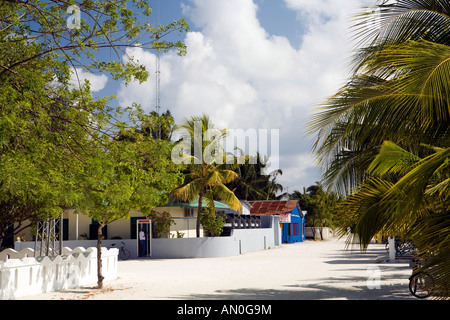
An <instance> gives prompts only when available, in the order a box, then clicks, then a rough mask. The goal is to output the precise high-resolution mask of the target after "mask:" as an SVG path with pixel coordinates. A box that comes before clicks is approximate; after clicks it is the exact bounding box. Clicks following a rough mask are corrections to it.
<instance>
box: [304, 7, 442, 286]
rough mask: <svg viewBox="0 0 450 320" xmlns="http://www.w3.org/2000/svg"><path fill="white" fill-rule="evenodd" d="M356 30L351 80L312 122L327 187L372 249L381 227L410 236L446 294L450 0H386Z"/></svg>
mask: <svg viewBox="0 0 450 320" xmlns="http://www.w3.org/2000/svg"><path fill="white" fill-rule="evenodd" d="M378 8H379V24H378V25H376V24H374V23H371V21H373V16H372V14H371V13H364V14H362V15H361V16H359V17H358V19H357V23H356V25H355V27H354V28H355V31H356V36H357V37H358V39H359V40H360V42H359V45H360V49H359V50H358V51H357V53H356V54H355V56H354V73H353V75H352V77H351V79H350V81H349V82H348V83H347V85H345V86H344V87H343V88H342V89H341V90H340V91H339V92H338V93H337V94H336V95H334V96H332V97H331V98H330V99H329V100H328V101H327V102H326V103H325V104H324V106H323V108H322V109H321V110H320V112H318V113H316V114H315V115H314V116H313V118H312V120H311V123H310V130H311V132H312V133H317V134H318V135H317V139H316V143H315V150H316V151H317V153H318V157H319V160H320V161H321V163H322V164H323V165H324V166H326V169H327V170H326V174H325V175H324V183H325V184H326V185H328V186H334V187H335V188H336V189H338V190H340V191H345V192H347V193H349V194H350V196H349V197H348V199H347V201H346V202H344V203H343V204H342V206H341V208H342V212H346V214H347V216H348V220H349V225H350V224H353V225H354V226H355V229H354V230H355V234H357V235H358V236H359V238H360V239H359V240H360V241H361V243H362V246H363V248H366V247H367V245H368V243H369V241H370V239H371V238H372V237H373V236H374V235H375V234H376V233H377V232H380V231H381V230H383V231H385V232H389V233H390V234H398V233H401V234H403V235H405V236H408V237H411V238H412V239H413V240H414V241H415V242H416V244H417V245H418V247H419V249H420V251H421V252H422V253H423V254H425V255H427V261H426V263H425V264H424V266H423V267H424V268H427V271H428V272H430V273H432V275H433V277H435V279H437V287H438V291H439V293H441V294H445V293H447V294H448V286H449V283H450V271H449V270H450V266H449V263H450V250H449V249H448V248H450V243H449V242H450V240H449V236H448V235H449V233H450V221H449V218H448V217H449V216H448V213H449V211H450V203H449V200H450V199H449V196H448V194H449V193H450V190H449V186H450V173H449V172H450V165H449V156H450V139H449V136H450V126H449V120H450V108H449V105H450V86H449V83H450V2H448V1H440V0H397V1H395V2H394V3H389V4H388V3H386V1H382V3H381V1H380V4H379V5H378Z"/></svg>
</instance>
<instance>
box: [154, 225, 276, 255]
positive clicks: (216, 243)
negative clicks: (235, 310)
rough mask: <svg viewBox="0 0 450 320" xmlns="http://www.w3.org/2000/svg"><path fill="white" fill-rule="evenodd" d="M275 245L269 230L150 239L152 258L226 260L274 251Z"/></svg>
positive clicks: (247, 230)
mask: <svg viewBox="0 0 450 320" xmlns="http://www.w3.org/2000/svg"><path fill="white" fill-rule="evenodd" d="M275 243H276V242H275V237H274V230H273V229H243V230H238V229H235V230H232V233H231V236H229V237H216V238H190V239H152V258H154V259H179V258H217V257H230V256H237V255H239V254H244V253H248V252H254V251H261V250H266V249H269V248H274V247H276V245H275ZM278 243H280V242H279V241H278Z"/></svg>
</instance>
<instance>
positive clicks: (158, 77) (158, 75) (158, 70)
mask: <svg viewBox="0 0 450 320" xmlns="http://www.w3.org/2000/svg"><path fill="white" fill-rule="evenodd" d="M160 8H161V7H160V5H159V0H158V13H157V14H158V28H159V11H160ZM157 37H158V35H157ZM155 73H156V81H155V82H156V91H155V92H156V93H155V97H156V112H157V113H158V139H161V56H160V52H159V49H157V51H156V71H155Z"/></svg>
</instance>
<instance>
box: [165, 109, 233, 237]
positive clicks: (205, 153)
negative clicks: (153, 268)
mask: <svg viewBox="0 0 450 320" xmlns="http://www.w3.org/2000/svg"><path fill="white" fill-rule="evenodd" d="M179 129H183V132H184V137H185V138H187V139H186V140H187V141H189V142H190V143H189V145H188V146H186V147H189V148H190V149H191V151H192V150H197V151H201V153H200V155H201V156H199V155H194V156H192V155H185V156H186V158H188V159H190V160H191V163H190V164H188V165H187V172H186V174H185V184H184V185H183V186H181V187H180V188H177V189H175V190H173V191H172V192H171V197H172V198H173V199H176V200H181V201H188V202H191V201H193V200H196V199H197V198H198V214H197V225H196V231H197V237H200V221H201V215H202V208H203V201H204V200H206V202H207V206H208V207H209V209H210V210H213V211H215V208H214V199H217V200H222V201H223V202H225V203H226V204H228V205H229V206H230V208H231V209H233V210H236V211H238V212H241V211H242V204H241V202H240V201H239V199H238V198H237V197H236V196H235V195H234V193H233V192H232V191H230V189H228V188H227V186H226V185H225V184H227V183H230V182H232V181H233V180H235V179H236V178H237V177H238V175H237V173H236V172H234V171H233V170H230V169H228V168H227V164H226V163H227V161H226V159H224V157H225V155H224V154H223V153H222V152H221V151H222V150H220V142H221V141H223V139H224V137H225V135H226V131H225V130H218V129H215V127H214V125H213V124H212V122H211V121H210V119H209V117H208V116H206V115H203V116H202V117H191V118H190V119H186V121H185V123H184V124H183V125H181V126H180V127H179ZM208 131H209V132H211V131H212V132H213V134H214V139H213V141H209V140H210V139H207V138H205V136H206V135H207V132H208ZM199 134H200V135H201V137H199V136H198V135H199ZM179 143H183V141H180V142H179ZM194 153H195V152H194ZM208 158H209V159H208ZM206 160H208V161H206Z"/></svg>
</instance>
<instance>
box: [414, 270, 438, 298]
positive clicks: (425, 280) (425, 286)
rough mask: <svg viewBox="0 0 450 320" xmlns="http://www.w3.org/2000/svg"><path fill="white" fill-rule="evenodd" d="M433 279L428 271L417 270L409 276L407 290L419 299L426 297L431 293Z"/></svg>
mask: <svg viewBox="0 0 450 320" xmlns="http://www.w3.org/2000/svg"><path fill="white" fill-rule="evenodd" d="M433 288H434V279H433V277H432V276H430V275H429V274H428V273H426V272H423V271H418V272H416V273H413V275H412V276H411V277H410V278H409V291H410V292H411V294H412V295H413V296H415V297H416V298H419V299H425V298H428V297H429V296H431V295H432V294H433Z"/></svg>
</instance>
